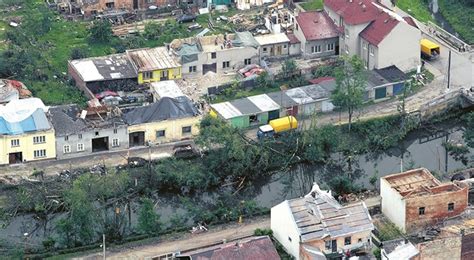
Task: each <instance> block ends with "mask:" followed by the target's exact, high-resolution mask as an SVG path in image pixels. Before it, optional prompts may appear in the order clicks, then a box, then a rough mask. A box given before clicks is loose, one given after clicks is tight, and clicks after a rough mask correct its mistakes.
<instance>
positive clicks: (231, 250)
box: [183, 236, 280, 260]
mask: <svg viewBox="0 0 474 260" xmlns="http://www.w3.org/2000/svg"><path fill="white" fill-rule="evenodd" d="M184 255H189V256H191V258H192V259H196V260H229V259H232V260H261V259H275V260H279V259H280V256H279V255H278V253H277V251H276V249H275V246H273V243H272V241H271V239H270V238H269V237H268V236H261V237H251V238H248V239H245V240H241V241H239V242H237V243H236V242H233V243H227V244H221V245H217V246H212V247H209V248H204V249H200V250H197V251H194V252H188V253H185V254H183V256H184Z"/></svg>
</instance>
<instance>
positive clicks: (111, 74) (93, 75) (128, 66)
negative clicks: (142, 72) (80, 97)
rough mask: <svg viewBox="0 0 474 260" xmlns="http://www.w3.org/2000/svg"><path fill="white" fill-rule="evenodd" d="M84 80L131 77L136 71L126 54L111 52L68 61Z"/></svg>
mask: <svg viewBox="0 0 474 260" xmlns="http://www.w3.org/2000/svg"><path fill="white" fill-rule="evenodd" d="M70 64H71V66H72V67H73V68H74V69H75V70H76V71H77V73H78V74H79V76H81V78H82V79H83V80H84V82H93V81H103V80H113V79H131V78H136V77H137V73H136V71H135V69H134V68H133V65H132V63H131V62H130V61H129V59H128V57H127V55H126V54H123V53H121V54H112V55H108V56H103V57H95V58H87V59H80V60H72V61H70Z"/></svg>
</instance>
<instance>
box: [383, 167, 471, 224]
mask: <svg viewBox="0 0 474 260" xmlns="http://www.w3.org/2000/svg"><path fill="white" fill-rule="evenodd" d="M380 195H381V197H382V213H383V214H384V215H385V216H387V217H388V218H389V219H390V220H391V221H392V222H393V223H394V224H395V225H397V226H398V227H399V228H400V229H401V230H402V231H404V232H407V233H411V232H414V231H417V230H419V229H421V228H423V227H426V226H428V225H433V224H436V223H438V222H439V221H442V220H444V219H446V218H450V217H454V216H457V215H459V214H461V213H463V212H464V210H465V209H466V207H467V204H468V187H467V186H466V185H464V184H462V183H441V182H440V181H439V180H437V179H436V178H435V177H434V176H433V175H432V174H431V173H430V172H429V171H428V170H427V169H424V168H420V169H415V170H410V171H407V172H403V173H397V174H392V175H388V176H385V177H383V178H381V180H380Z"/></svg>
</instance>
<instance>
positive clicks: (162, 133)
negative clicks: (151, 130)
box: [156, 130, 165, 138]
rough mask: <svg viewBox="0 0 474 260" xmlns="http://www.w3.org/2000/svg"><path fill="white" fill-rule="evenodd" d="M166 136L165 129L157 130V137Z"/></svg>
mask: <svg viewBox="0 0 474 260" xmlns="http://www.w3.org/2000/svg"><path fill="white" fill-rule="evenodd" d="M160 137H165V130H159V131H156V138H160Z"/></svg>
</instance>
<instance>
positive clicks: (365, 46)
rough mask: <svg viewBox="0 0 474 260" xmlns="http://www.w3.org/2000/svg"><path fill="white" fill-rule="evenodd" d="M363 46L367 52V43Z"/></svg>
mask: <svg viewBox="0 0 474 260" xmlns="http://www.w3.org/2000/svg"><path fill="white" fill-rule="evenodd" d="M362 45H363V46H364V50H367V43H366V42H364V43H363V44H362Z"/></svg>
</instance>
